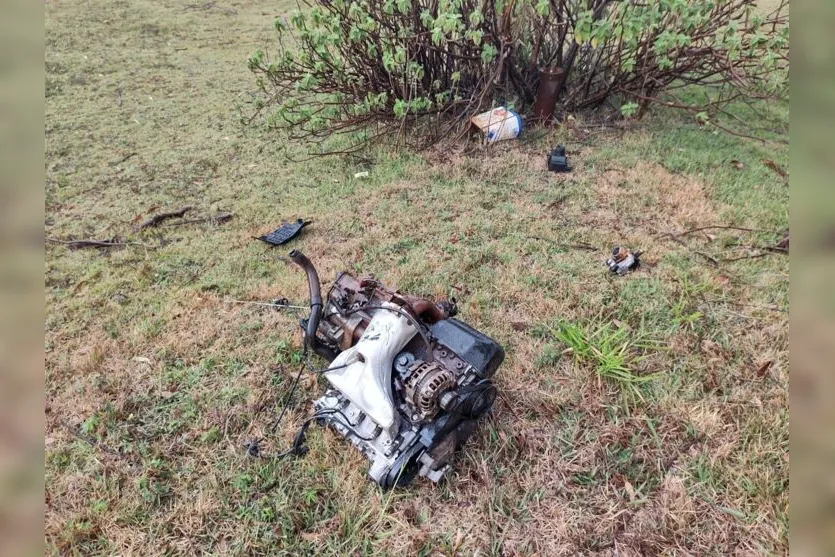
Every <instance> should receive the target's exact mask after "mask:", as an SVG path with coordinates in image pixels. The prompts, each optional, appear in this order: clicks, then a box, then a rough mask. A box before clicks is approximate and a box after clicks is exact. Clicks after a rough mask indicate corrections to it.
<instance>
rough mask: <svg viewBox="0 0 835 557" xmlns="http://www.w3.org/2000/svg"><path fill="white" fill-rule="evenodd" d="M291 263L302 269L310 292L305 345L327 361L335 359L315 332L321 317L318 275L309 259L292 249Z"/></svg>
mask: <svg viewBox="0 0 835 557" xmlns="http://www.w3.org/2000/svg"><path fill="white" fill-rule="evenodd" d="M289 256H290V259H292V260H293V263H295V264H296V265H298V266H299V267H301V268H302V269H304V272H305V273H307V286H308V288H309V290H310V316H309V317H308V318H307V329H306V330H305V333H304V342H305V344H306V345H307V346H308V347H309V348H310V349H311V350H313V351H314V352H316V353H317V354H319V355H320V356H322V357H323V358H325V359H327V360H332V359H334V357H336V354H334V353H333V351H332V350H331V349H329V348H328V347H327V346H324V345H322V344H321V343H319V338H318V337H317V336H316V330H317V329H318V328H319V319H320V318H321V316H322V289H321V286H320V284H319V274H318V273H317V272H316V267H314V266H313V263H311V262H310V259H308V258H307V256H305V254H303V253H302V252H300V251H299V250H296V249H294V250H293V251H291V252H290V253H289Z"/></svg>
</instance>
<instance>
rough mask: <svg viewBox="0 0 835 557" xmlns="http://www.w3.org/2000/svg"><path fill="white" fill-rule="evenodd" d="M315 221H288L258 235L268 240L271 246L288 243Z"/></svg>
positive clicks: (261, 238)
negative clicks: (267, 232) (266, 232)
mask: <svg viewBox="0 0 835 557" xmlns="http://www.w3.org/2000/svg"><path fill="white" fill-rule="evenodd" d="M311 222H313V221H309V220H304V219H298V220H297V221H296V222H287V223H284V224H282V225H281V226H280V227H279V228H277V229H275V230H273V231H272V232H270V233H269V234H265V235H264V236H258V238H257V239H258V240H261V241H262V242H266V243H268V244H270V245H271V246H280V245H282V244H286V243H287V242H289V241H290V240H292V239H293V238H295V237H296V236H298V234H299V233H300V232H301V231H302V228H304V227H305V226H307V225H308V224H310V223H311Z"/></svg>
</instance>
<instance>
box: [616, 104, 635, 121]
mask: <svg viewBox="0 0 835 557" xmlns="http://www.w3.org/2000/svg"><path fill="white" fill-rule="evenodd" d="M637 112H638V103H634V102H631V103H626V104H622V105H621V107H620V113H621V116H623V117H624V118H631V117H632V116H634V115H635V114H636V113H637Z"/></svg>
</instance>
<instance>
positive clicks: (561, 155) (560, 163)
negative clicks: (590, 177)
mask: <svg viewBox="0 0 835 557" xmlns="http://www.w3.org/2000/svg"><path fill="white" fill-rule="evenodd" d="M547 162H548V170H549V171H550V172H571V167H570V166H568V157H566V156H565V147H563V146H562V145H557V148H556V149H554V150H553V151H551V152H550V153H548V161H547Z"/></svg>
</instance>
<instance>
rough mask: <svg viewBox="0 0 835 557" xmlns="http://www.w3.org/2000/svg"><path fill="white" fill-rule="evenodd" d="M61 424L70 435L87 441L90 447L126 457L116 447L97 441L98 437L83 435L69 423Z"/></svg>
mask: <svg viewBox="0 0 835 557" xmlns="http://www.w3.org/2000/svg"><path fill="white" fill-rule="evenodd" d="M61 426H62V427H63V428H64V429H65V430H66V431H67V433H69V434H70V435H72V436H73V437H75V438H76V439H80V440H81V441H84V442H85V443H87V444H88V445H90V446H91V447H93V448H95V449H100V450H102V451H104V452H106V453H108V454H112V455H113V456H118V457H119V458H126V457H127V455H126V454H125V453H123V452H121V451H119V450H117V449H114V448H112V447H108V446H107V445H105V444H104V443H102V442H101V441H99V440H98V439H95V438H94V437H91V436H89V435H84V434H83V433H80V432H79V431H76V428H74V427H70V426H69V424H66V423H63V422H61Z"/></svg>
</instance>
